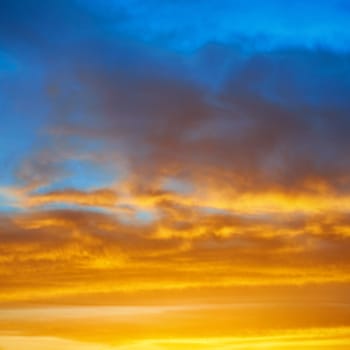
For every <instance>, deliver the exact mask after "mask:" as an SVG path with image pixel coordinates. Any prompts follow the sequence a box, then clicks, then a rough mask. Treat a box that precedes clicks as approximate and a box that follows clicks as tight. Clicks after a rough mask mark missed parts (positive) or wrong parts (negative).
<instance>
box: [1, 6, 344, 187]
mask: <svg viewBox="0 0 350 350" xmlns="http://www.w3.org/2000/svg"><path fill="white" fill-rule="evenodd" d="M344 4H345V3H344V2H341V1H339V2H332V3H330V2H328V1H327V2H326V1H321V2H317V5H316V4H315V3H311V2H308V3H305V2H302V1H296V2H293V4H292V3H288V4H287V3H286V2H282V1H272V0H270V1H265V2H264V3H262V2H253V1H250V2H246V1H219V2H215V3H214V2H212V1H195V2H194V1H193V2H189V1H186V2H185V1H161V2H160V1H149V2H141V1H136V0H135V1H113V2H111V1H103V2H100V1H88V2H85V1H76V2H74V1H51V2H46V1H39V0H36V1H29V0H27V1H25V0H22V1H3V2H2V6H3V7H2V11H1V14H0V42H1V46H2V49H1V55H0V62H1V71H0V72H1V81H0V87H1V90H2V91H3V94H2V96H3V97H2V103H3V106H4V107H5V108H3V116H2V121H3V123H4V124H6V127H5V128H4V129H3V130H7V131H6V132H7V133H8V135H10V136H7V137H5V138H4V137H3V138H2V141H1V143H2V145H1V146H2V149H3V150H4V153H7V154H8V153H10V152H11V150H12V148H13V145H14V143H13V142H12V141H11V140H14V139H17V137H18V136H19V138H20V141H19V142H18V147H19V148H20V149H21V152H23V154H25V153H26V152H27V150H28V149H29V150H31V148H32V147H31V146H35V147H37V148H39V149H40V148H43V147H46V145H45V144H43V143H42V141H41V138H40V135H39V133H38V130H45V128H49V127H53V126H54V128H57V129H60V130H65V131H66V135H69V136H68V137H67V139H68V138H70V140H69V142H71V143H72V144H73V145H74V146H75V147H80V148H86V147H87V148H88V145H89V144H90V143H91V142H95V141H96V140H99V142H102V143H104V145H105V147H106V149H105V150H106V152H109V153H113V150H115V152H116V153H117V152H120V153H123V154H124V155H125V156H126V157H127V158H128V159H129V160H130V163H131V166H132V167H135V168H136V169H138V168H140V169H143V171H144V173H147V172H149V174H150V175H152V176H158V175H159V173H161V174H162V172H164V171H176V172H179V171H180V170H179V169H182V171H183V172H184V173H186V174H189V176H194V177H196V176H200V174H201V173H203V171H211V170H213V169H218V171H219V172H220V170H222V173H223V174H230V175H231V177H230V179H239V178H244V179H245V181H244V182H245V183H246V184H247V185H248V186H255V185H256V184H258V185H259V186H268V185H271V183H273V184H275V185H276V184H277V185H281V186H287V187H288V186H289V187H293V186H302V183H303V181H304V180H305V178H308V177H310V178H318V179H319V178H321V179H324V180H325V181H327V182H329V183H330V184H331V185H332V186H334V187H335V188H337V189H338V188H341V189H342V190H343V189H344V188H347V187H348V180H347V178H346V174H347V173H348V171H349V169H350V162H349V160H348V159H347V152H346V150H347V149H349V146H350V144H349V138H348V134H349V131H350V122H349V111H350V105H349V102H348V101H350V96H349V91H350V89H349V87H350V71H349V53H348V50H347V47H348V46H347V44H348V43H349V39H350V28H349V26H348V25H347V20H348V18H347V17H348V15H349V12H348V11H346V9H344ZM345 5H346V4H345ZM19 126H20V128H19ZM67 130H69V132H67ZM72 139H75V140H77V139H79V142H77V141H75V142H73V141H72ZM55 140H56V139H55ZM65 141H67V140H65ZM46 142H50V141H47V139H46ZM50 147H52V148H55V147H60V146H55V144H54V145H51V146H50ZM55 161H57V160H56V159H54V157H53V158H52V159H51V160H50V161H49V162H53V163H54V162H55ZM34 163H35V162H34ZM43 168H45V167H43ZM48 168H49V169H52V167H50V166H48ZM53 168H54V167H53ZM164 169H166V170H164ZM169 169H170V170H169ZM173 169H175V170H173ZM184 169H185V170H184ZM11 171H12V170H11ZM38 171H40V169H38ZM247 179H248V180H249V181H248V180H247ZM233 185H237V183H236V182H234V184H233Z"/></svg>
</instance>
